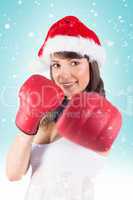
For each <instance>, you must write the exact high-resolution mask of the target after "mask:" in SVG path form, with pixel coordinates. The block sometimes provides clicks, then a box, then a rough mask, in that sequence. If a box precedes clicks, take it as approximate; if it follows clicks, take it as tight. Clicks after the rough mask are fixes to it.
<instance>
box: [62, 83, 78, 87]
mask: <svg viewBox="0 0 133 200" xmlns="http://www.w3.org/2000/svg"><path fill="white" fill-rule="evenodd" d="M75 83H76V82H64V83H62V86H63V87H64V88H68V87H72V86H73V85H74V84H75Z"/></svg>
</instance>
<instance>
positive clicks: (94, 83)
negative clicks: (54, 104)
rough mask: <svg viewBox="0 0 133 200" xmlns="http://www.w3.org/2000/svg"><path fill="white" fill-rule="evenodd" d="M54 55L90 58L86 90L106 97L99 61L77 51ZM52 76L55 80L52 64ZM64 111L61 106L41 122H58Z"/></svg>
mask: <svg viewBox="0 0 133 200" xmlns="http://www.w3.org/2000/svg"><path fill="white" fill-rule="evenodd" d="M54 55H55V56H58V57H59V58H62V59H68V58H70V59H73V58H78V59H80V58H86V59H87V60H88V63H89V67H90V81H89V83H88V85H87V87H86V88H85V90H84V91H87V92H92V91H94V92H97V93H99V94H100V95H102V96H104V97H105V90H104V83H103V80H102V78H101V76H100V70H99V66H98V63H97V62H96V61H95V60H94V61H91V60H90V59H89V57H88V56H87V55H84V56H82V55H80V54H78V53H76V52H70V51H69V52H68V51H61V52H55V53H54ZM50 76H51V79H52V80H53V76H52V70H51V66H50ZM63 103H64V104H65V105H66V104H67V97H65V99H64V101H63ZM62 111H63V109H62V108H59V109H57V110H56V111H54V112H50V113H48V114H47V116H45V118H44V119H43V120H42V121H41V123H40V124H41V125H45V126H48V124H50V123H51V122H56V121H57V119H58V116H59V115H60V114H61V113H62Z"/></svg>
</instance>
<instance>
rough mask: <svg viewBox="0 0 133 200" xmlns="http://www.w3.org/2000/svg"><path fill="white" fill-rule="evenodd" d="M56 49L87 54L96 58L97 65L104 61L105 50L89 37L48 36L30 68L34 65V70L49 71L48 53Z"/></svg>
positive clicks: (92, 58) (91, 58) (91, 57)
mask: <svg viewBox="0 0 133 200" xmlns="http://www.w3.org/2000/svg"><path fill="white" fill-rule="evenodd" d="M58 51H73V52H77V53H79V54H81V55H88V56H89V58H90V60H91V61H92V60H96V61H97V62H98V65H99V67H100V66H101V65H103V63H104V62H105V50H104V48H103V47H102V46H101V45H98V44H96V43H95V42H94V41H93V40H90V39H89V38H88V39H87V38H83V37H81V36H79V37H75V36H62V35H59V36H55V37H53V38H49V39H48V41H47V42H46V44H45V45H44V49H43V53H42V56H41V57H40V58H39V60H38V61H37V62H39V63H38V64H34V66H31V68H33V67H34V72H35V71H36V72H37V73H39V72H40V73H41V74H42V73H43V72H44V70H45V71H47V72H48V71H49V68H50V54H52V53H54V52H58ZM47 67H48V68H47Z"/></svg>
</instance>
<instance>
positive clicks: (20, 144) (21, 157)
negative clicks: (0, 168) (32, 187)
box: [6, 133, 34, 181]
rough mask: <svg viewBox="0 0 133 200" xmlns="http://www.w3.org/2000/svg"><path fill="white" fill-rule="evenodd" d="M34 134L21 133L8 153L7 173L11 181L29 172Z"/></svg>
mask: <svg viewBox="0 0 133 200" xmlns="http://www.w3.org/2000/svg"><path fill="white" fill-rule="evenodd" d="M33 138H34V136H31V135H26V134H24V133H19V134H17V135H16V137H15V140H14V142H13V144H12V145H11V147H10V149H9V152H8V154H7V161H6V175H7V178H8V179H9V180H11V181H15V180H19V179H21V178H22V176H23V175H24V174H25V173H26V172H27V170H28V166H29V160H30V155H31V146H32V141H33Z"/></svg>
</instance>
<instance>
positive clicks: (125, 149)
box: [0, 0, 133, 176]
mask: <svg viewBox="0 0 133 200" xmlns="http://www.w3.org/2000/svg"><path fill="white" fill-rule="evenodd" d="M132 9H133V1H131V0H129V1H127V0H118V1H115V0H112V1H106V0H102V1H98V0H96V1H91V0H78V1H77V0H67V1H62V0H58V1H54V0H51V1H50V0H49V1H48V0H40V1H39V0H38V1H31V0H29V1H26V0H22V1H21V0H18V1H17V0H14V1H7V0H5V1H1V2H0V70H1V72H0V91H1V92H0V167H2V166H3V163H4V160H5V155H6V153H7V151H8V149H9V146H10V144H11V142H12V141H13V139H14V137H15V134H16V133H17V131H18V130H17V128H16V127H15V123H14V119H15V114H16V110H17V105H18V100H17V92H18V89H19V87H20V85H21V84H22V82H23V81H24V80H25V79H26V78H27V77H28V76H29V75H30V72H28V65H29V63H30V62H31V61H32V60H33V58H35V57H36V56H37V51H38V49H39V48H40V46H41V44H42V42H43V40H44V38H45V36H46V33H47V30H48V28H49V26H50V25H51V24H52V23H53V22H55V21H56V20H58V19H60V18H62V17H64V16H65V15H76V16H77V17H79V18H80V19H81V20H82V21H83V22H84V23H86V25H88V26H89V27H90V28H92V29H93V30H94V31H95V32H96V33H97V35H98V36H99V37H100V39H101V41H102V45H103V46H104V47H105V49H106V52H107V60H106V63H105V65H104V66H102V68H101V74H102V78H103V80H104V84H105V89H106V95H107V97H108V99H109V100H110V101H111V102H112V103H113V104H114V105H116V106H117V107H118V108H119V110H120V111H121V112H122V115H123V126H122V129H121V131H120V135H119V137H118V138H117V140H116V142H115V144H114V145H113V149H112V151H111V154H110V157H109V167H110V168H111V170H117V171H120V170H124V173H132V172H131V171H132V168H133V133H132V131H133V125H132V124H133V78H132V76H133V75H132V74H133V70H132V68H133V54H132V51H133V47H132V46H133V20H132V18H133V16H132ZM122 173H123V172H122ZM0 176H1V175H0Z"/></svg>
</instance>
